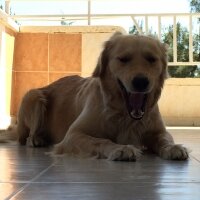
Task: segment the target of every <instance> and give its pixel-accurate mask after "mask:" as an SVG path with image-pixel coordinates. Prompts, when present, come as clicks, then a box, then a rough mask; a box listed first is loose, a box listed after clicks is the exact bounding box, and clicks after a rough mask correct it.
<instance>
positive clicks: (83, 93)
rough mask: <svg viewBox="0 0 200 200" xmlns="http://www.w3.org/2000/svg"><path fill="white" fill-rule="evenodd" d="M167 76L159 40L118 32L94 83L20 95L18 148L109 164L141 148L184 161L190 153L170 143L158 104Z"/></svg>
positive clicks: (67, 83)
mask: <svg viewBox="0 0 200 200" xmlns="http://www.w3.org/2000/svg"><path fill="white" fill-rule="evenodd" d="M167 75H168V74H167V48H166V46H165V45H164V44H162V43H161V42H160V41H159V40H158V39H156V38H153V37H151V36H144V35H124V34H122V33H115V34H114V35H113V36H112V37H111V38H110V39H109V40H108V41H106V42H105V44H104V48H103V50H102V52H101V55H100V56H99V59H98V62H97V66H96V68H95V69H94V72H93V74H92V76H91V77H88V78H82V77H79V76H68V77H64V78H61V79H59V80H57V81H55V82H54V83H52V84H50V85H48V86H46V87H43V88H39V89H32V90H30V91H29V92H28V93H27V94H26V95H25V96H24V98H23V100H22V103H21V106H20V109H19V113H18V124H17V133H18V140H19V143H20V144H21V145H25V144H28V145H31V146H34V147H42V146H47V145H54V150H53V153H54V154H72V155H80V156H85V155H86V156H89V157H95V158H99V159H100V158H102V159H108V160H113V161H135V160H137V159H138V158H139V157H140V156H141V153H142V151H143V149H144V148H145V149H148V150H149V151H151V152H153V153H155V154H157V155H158V156H160V157H161V158H163V159H171V160H187V159H188V157H189V153H188V150H187V148H185V147H184V146H182V145H177V144H175V143H174V140H173V138H172V136H171V135H170V133H168V132H167V130H166V128H165V126H164V123H163V121H162V118H161V115H160V112H159V108H158V104H157V102H158V99H159V97H160V95H161V91H162V88H163V85H164V81H165V79H166V78H167Z"/></svg>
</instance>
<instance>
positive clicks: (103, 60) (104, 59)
mask: <svg viewBox="0 0 200 200" xmlns="http://www.w3.org/2000/svg"><path fill="white" fill-rule="evenodd" d="M120 35H122V33H121V32H116V33H114V34H113V35H112V36H111V38H110V39H109V40H108V41H106V42H105V43H104V49H103V51H102V53H101V55H100V56H99V59H98V62H97V66H96V68H95V69H94V71H93V74H92V76H93V77H101V78H102V77H103V76H104V74H105V71H106V68H107V65H108V61H109V52H110V50H111V49H112V46H113V43H114V42H113V41H114V40H115V39H116V38H117V37H118V36H120Z"/></svg>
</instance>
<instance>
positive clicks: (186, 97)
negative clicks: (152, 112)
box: [159, 78, 200, 126]
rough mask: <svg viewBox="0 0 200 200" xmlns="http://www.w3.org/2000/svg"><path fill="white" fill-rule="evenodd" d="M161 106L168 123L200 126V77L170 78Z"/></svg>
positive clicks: (160, 102)
mask: <svg viewBox="0 0 200 200" xmlns="http://www.w3.org/2000/svg"><path fill="white" fill-rule="evenodd" d="M159 106H160V111H161V113H162V116H163V118H164V120H165V122H166V125H171V126H177V125H179V126H200V79H199V78H193V79H192V78H170V79H168V80H167V81H166V83H165V87H164V90H163V93H162V96H161V99H160V101H159Z"/></svg>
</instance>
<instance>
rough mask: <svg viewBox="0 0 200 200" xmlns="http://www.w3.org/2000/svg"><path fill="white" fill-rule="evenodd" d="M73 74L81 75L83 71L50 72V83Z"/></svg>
mask: <svg viewBox="0 0 200 200" xmlns="http://www.w3.org/2000/svg"><path fill="white" fill-rule="evenodd" d="M72 75H79V76H80V75H81V73H70V72H67V73H49V83H52V82H54V81H56V80H58V79H60V78H63V77H65V76H72Z"/></svg>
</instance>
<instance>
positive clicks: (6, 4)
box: [5, 0, 10, 15]
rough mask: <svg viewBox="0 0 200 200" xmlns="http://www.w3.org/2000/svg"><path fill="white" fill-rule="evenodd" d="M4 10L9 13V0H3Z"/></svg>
mask: <svg viewBox="0 0 200 200" xmlns="http://www.w3.org/2000/svg"><path fill="white" fill-rule="evenodd" d="M5 11H6V13H7V14H8V15H10V0H5Z"/></svg>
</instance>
